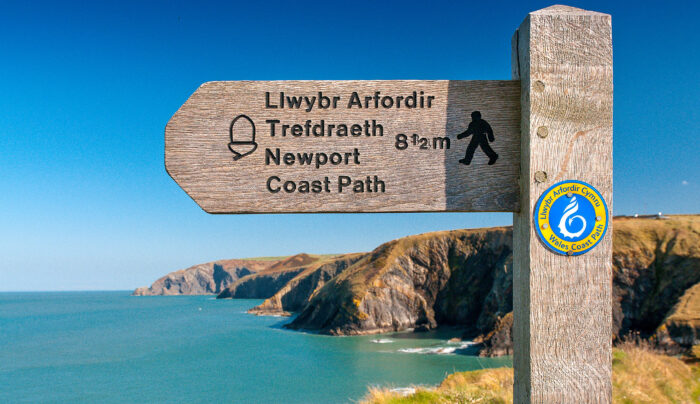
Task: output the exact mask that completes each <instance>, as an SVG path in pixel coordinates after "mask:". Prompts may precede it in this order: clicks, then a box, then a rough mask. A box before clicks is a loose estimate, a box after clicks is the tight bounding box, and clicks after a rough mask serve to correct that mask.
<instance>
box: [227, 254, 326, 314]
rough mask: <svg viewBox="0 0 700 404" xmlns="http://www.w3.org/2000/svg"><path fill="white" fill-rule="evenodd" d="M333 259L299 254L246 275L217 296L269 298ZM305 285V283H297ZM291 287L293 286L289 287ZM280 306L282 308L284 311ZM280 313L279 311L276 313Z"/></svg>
mask: <svg viewBox="0 0 700 404" xmlns="http://www.w3.org/2000/svg"><path fill="white" fill-rule="evenodd" d="M329 260H331V261H332V260H333V257H330V258H328V257H319V256H312V255H308V254H297V255H293V256H291V257H287V258H285V259H282V260H279V261H276V262H274V263H273V264H272V265H271V266H270V267H268V268H265V269H264V270H262V271H259V272H257V273H255V274H251V275H248V276H245V277H243V278H241V279H239V280H237V281H236V282H233V283H232V284H231V285H229V286H228V287H226V288H225V289H224V290H222V291H221V293H220V294H219V295H218V296H217V298H218V299H227V298H234V299H268V298H271V297H272V296H273V295H275V294H276V293H278V292H280V291H281V290H282V289H283V288H285V285H288V284H289V282H291V281H292V280H294V279H295V278H296V277H297V276H298V275H300V274H302V273H307V272H308V271H310V270H313V269H314V268H317V267H318V266H319V265H323V264H325V263H327V262H328V261H329ZM295 284H296V283H295ZM296 285H297V286H300V287H303V286H304V285H305V284H296ZM289 289H291V287H290V288H289ZM300 293H302V292H300V291H295V292H294V293H292V294H291V295H290V296H295V295H298V294H300ZM284 310H290V309H288V308H287V309H284V308H283V307H280V310H272V311H271V312H275V311H280V312H281V311H284ZM275 314H278V313H275Z"/></svg>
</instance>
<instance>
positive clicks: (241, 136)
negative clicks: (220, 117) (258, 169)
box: [228, 114, 258, 161]
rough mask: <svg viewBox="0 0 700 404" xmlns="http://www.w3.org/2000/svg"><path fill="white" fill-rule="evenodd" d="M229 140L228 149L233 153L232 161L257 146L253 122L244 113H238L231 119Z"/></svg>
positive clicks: (245, 154) (250, 151) (247, 153)
mask: <svg viewBox="0 0 700 404" xmlns="http://www.w3.org/2000/svg"><path fill="white" fill-rule="evenodd" d="M229 132H230V138H231V142H230V143H229V144H228V149H229V150H231V153H233V161H236V160H239V159H241V158H243V157H245V156H247V155H249V154H250V153H252V152H254V151H255V149H257V148H258V144H257V143H255V124H254V123H253V120H252V119H250V118H248V116H246V115H243V114H241V115H238V116H237V117H235V118H233V121H231V128H230V129H229Z"/></svg>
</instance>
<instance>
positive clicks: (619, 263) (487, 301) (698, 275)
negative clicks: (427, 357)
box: [288, 216, 700, 355]
mask: <svg viewBox="0 0 700 404" xmlns="http://www.w3.org/2000/svg"><path fill="white" fill-rule="evenodd" d="M613 229H614V232H613V243H614V248H613V264H614V266H613V268H614V269H613V271H614V274H613V275H614V280H613V301H612V304H613V312H614V318H613V331H614V336H615V338H619V337H620V336H625V335H627V334H628V333H630V332H635V333H639V334H641V335H642V336H651V335H655V336H656V339H657V340H658V341H659V344H660V345H662V346H663V347H664V349H666V350H667V351H670V352H675V351H678V349H682V348H683V347H688V346H689V345H692V344H693V343H698V342H700V341H699V339H700V338H699V337H700V289H699V288H700V286H695V285H697V284H698V282H700V216H673V217H671V218H669V219H667V220H655V219H649V218H639V219H630V218H617V219H615V221H614V226H613ZM512 286H513V278H512V234H511V230H510V229H509V228H500V229H499V228H496V229H484V230H473V231H466V230H457V231H452V232H438V233H431V234H425V235H419V236H411V237H407V238H404V239H400V240H395V241H392V242H389V243H386V244H383V245H382V246H380V247H378V248H377V249H376V250H374V251H373V252H372V253H370V254H369V256H368V257H365V258H364V259H362V260H360V261H359V262H358V263H356V264H355V265H353V266H352V267H351V268H349V269H348V270H346V271H344V272H343V273H342V274H341V275H339V276H336V277H335V278H333V279H331V280H330V281H329V282H328V283H327V284H326V285H325V286H324V287H323V288H321V289H320V290H319V291H318V292H317V293H315V294H313V296H311V298H310V299H309V301H308V303H307V304H306V306H305V307H304V308H303V309H302V310H301V311H300V314H299V316H298V317H297V318H296V319H295V320H294V321H293V322H292V323H290V324H289V325H288V326H289V327H290V328H294V329H310V330H317V331H319V332H321V333H326V334H332V335H347V334H366V333H377V332H386V331H394V330H403V329H410V328H417V329H429V328H433V327H435V326H437V325H438V324H454V325H461V326H464V327H466V329H467V331H466V333H465V336H466V337H469V338H473V337H476V340H477V341H481V342H483V350H482V354H484V355H502V354H507V353H510V352H512V330H511V329H512V314H509V313H510V312H511V311H512Z"/></svg>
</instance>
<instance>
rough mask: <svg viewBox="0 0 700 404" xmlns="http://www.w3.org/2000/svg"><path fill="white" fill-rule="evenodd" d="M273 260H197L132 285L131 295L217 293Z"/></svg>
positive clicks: (267, 265)
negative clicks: (149, 281)
mask: <svg viewBox="0 0 700 404" xmlns="http://www.w3.org/2000/svg"><path fill="white" fill-rule="evenodd" d="M274 263H275V261H258V260H221V261H214V262H208V263H206V264H199V265H195V266H191V267H189V268H186V269H181V270H179V271H175V272H171V273H169V274H167V275H165V276H164V277H162V278H160V279H158V280H157V281H155V282H153V285H151V286H150V287H144V288H138V289H136V290H135V291H134V293H133V295H134V296H152V295H208V294H217V293H220V292H221V291H222V290H224V289H225V288H226V287H227V286H228V285H230V284H231V283H233V282H234V281H237V280H238V279H239V278H241V277H244V276H246V275H249V274H252V273H255V272H258V271H261V270H263V269H265V268H268V267H270V266H271V265H273V264H274Z"/></svg>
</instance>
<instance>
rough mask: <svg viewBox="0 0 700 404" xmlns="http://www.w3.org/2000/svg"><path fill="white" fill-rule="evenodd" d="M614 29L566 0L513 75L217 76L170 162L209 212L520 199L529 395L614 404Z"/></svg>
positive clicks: (537, 25) (455, 207) (517, 222)
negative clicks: (424, 77)
mask: <svg viewBox="0 0 700 404" xmlns="http://www.w3.org/2000/svg"><path fill="white" fill-rule="evenodd" d="M611 38H612V37H611V19H610V16H609V15H607V14H601V13H597V12H592V11H585V10H580V9H576V8H572V7H567V6H552V7H548V8H545V9H542V10H539V11H535V12H532V13H530V14H529V15H528V16H527V17H526V18H525V20H524V21H523V23H522V24H521V25H520V27H519V28H518V29H517V30H516V31H515V34H514V35H513V40H512V45H513V47H512V72H513V77H512V80H500V81H454V80H385V81H218V82H208V83H204V84H203V85H202V86H201V87H200V88H199V89H197V91H195V93H194V94H192V96H191V97H190V98H189V99H188V100H187V102H186V103H185V104H184V105H183V106H182V107H181V108H180V109H179V110H178V111H177V112H176V113H175V115H174V116H173V117H172V118H171V120H170V121H169V122H168V124H167V126H166V130H165V166H166V169H167V171H168V173H169V174H170V176H171V177H172V178H173V179H174V180H175V181H176V182H177V183H178V184H179V185H180V186H181V187H182V188H183V190H185V192H187V194H188V195H189V196H190V197H192V199H193V200H194V201H195V202H196V203H197V204H198V205H199V206H201V207H202V209H204V210H205V211H207V212H209V213H292V212H310V213H312V212H447V211H462V212H483V211H493V212H513V215H514V216H513V237H514V240H513V241H514V256H513V270H514V272H513V274H514V276H513V308H514V309H513V314H514V325H513V336H514V358H513V362H514V368H515V386H514V401H515V402H516V403H531V402H537V403H555V402H557V403H564V402H567V403H568V402H570V403H582V402H596V403H609V402H611V401H612V382H611V376H612V363H611V360H612V358H611V352H612V351H611V348H612V346H611V344H612V308H611V298H612V297H611V293H612V287H611V282H612V237H611V234H612V232H611V231H610V226H611V220H610V215H611V212H612V211H611V209H612V90H613V87H612V77H613V76H612V39H611Z"/></svg>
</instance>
